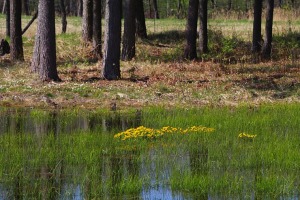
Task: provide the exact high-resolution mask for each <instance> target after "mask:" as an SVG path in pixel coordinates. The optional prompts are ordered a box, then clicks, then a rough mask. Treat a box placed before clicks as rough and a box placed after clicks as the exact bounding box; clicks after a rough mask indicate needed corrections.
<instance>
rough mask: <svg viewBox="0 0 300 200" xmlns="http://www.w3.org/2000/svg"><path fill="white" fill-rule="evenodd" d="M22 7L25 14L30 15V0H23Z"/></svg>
mask: <svg viewBox="0 0 300 200" xmlns="http://www.w3.org/2000/svg"><path fill="white" fill-rule="evenodd" d="M22 9H23V13H24V14H25V15H27V16H28V15H30V13H29V2H28V0H22Z"/></svg>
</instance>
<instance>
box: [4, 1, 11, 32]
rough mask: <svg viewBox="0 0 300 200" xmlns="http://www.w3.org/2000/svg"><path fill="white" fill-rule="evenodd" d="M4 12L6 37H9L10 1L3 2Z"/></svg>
mask: <svg viewBox="0 0 300 200" xmlns="http://www.w3.org/2000/svg"><path fill="white" fill-rule="evenodd" d="M5 2H6V6H5V10H6V11H5V12H6V36H7V37H10V0H5Z"/></svg>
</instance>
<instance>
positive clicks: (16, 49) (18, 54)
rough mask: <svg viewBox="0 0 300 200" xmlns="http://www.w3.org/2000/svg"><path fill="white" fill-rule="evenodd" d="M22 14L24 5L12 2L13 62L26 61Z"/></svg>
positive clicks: (11, 40)
mask: <svg viewBox="0 0 300 200" xmlns="http://www.w3.org/2000/svg"><path fill="white" fill-rule="evenodd" d="M21 14H22V4H20V2H19V1H18V0H10V58H11V60H13V61H24V55H23V41H22V27H21V26H22V25H21Z"/></svg>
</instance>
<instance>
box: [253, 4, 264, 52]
mask: <svg viewBox="0 0 300 200" xmlns="http://www.w3.org/2000/svg"><path fill="white" fill-rule="evenodd" d="M261 15H262V0H255V1H254V21H253V36H252V52H253V53H259V52H260V50H261V39H262V38H261Z"/></svg>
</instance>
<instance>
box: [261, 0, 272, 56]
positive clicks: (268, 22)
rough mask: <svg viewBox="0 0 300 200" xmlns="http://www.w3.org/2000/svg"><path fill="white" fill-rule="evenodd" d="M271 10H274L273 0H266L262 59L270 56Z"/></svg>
mask: <svg viewBox="0 0 300 200" xmlns="http://www.w3.org/2000/svg"><path fill="white" fill-rule="evenodd" d="M273 11H274V0H267V12H266V29H265V41H264V46H263V50H262V56H263V58H264V59H270V58H271V51H272V29H273Z"/></svg>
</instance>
